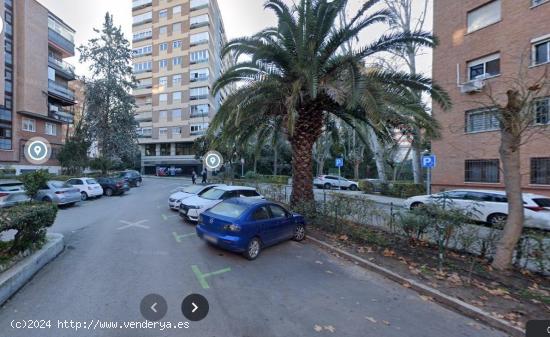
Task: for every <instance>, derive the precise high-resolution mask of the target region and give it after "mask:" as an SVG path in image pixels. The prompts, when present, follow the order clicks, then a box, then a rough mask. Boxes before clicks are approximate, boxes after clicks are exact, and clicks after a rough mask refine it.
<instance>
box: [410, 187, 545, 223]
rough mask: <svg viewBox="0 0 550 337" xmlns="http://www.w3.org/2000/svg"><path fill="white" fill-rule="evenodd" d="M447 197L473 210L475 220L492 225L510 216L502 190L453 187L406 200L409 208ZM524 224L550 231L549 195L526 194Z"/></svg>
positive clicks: (455, 203)
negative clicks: (459, 188) (450, 189)
mask: <svg viewBox="0 0 550 337" xmlns="http://www.w3.org/2000/svg"><path fill="white" fill-rule="evenodd" d="M442 200H448V203H449V206H450V207H457V208H460V209H464V210H470V211H471V213H472V214H473V217H474V218H473V220H476V221H482V222H486V223H488V224H490V225H492V226H495V225H502V224H503V223H504V222H506V219H507V218H508V199H507V197H506V193H505V192H503V191H491V190H469V189H462V190H453V191H446V192H441V193H436V194H432V195H419V196H415V197H412V198H409V199H407V200H405V203H404V206H405V208H407V209H413V208H416V207H421V206H423V205H425V204H433V203H436V202H442ZM523 204H524V207H525V227H530V228H541V229H546V230H550V197H547V196H544V195H537V194H531V193H523Z"/></svg>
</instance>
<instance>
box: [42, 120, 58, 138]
mask: <svg viewBox="0 0 550 337" xmlns="http://www.w3.org/2000/svg"><path fill="white" fill-rule="evenodd" d="M44 133H45V134H47V135H50V136H57V125H55V124H53V123H46V124H44Z"/></svg>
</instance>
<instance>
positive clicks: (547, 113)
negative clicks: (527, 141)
mask: <svg viewBox="0 0 550 337" xmlns="http://www.w3.org/2000/svg"><path fill="white" fill-rule="evenodd" d="M535 122H536V123H537V124H542V125H545V124H550V97H546V98H543V99H539V100H536V101H535Z"/></svg>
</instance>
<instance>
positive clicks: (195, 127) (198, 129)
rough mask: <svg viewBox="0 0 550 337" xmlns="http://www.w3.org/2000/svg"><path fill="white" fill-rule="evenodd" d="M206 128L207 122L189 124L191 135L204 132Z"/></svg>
mask: <svg viewBox="0 0 550 337" xmlns="http://www.w3.org/2000/svg"><path fill="white" fill-rule="evenodd" d="M206 129H208V123H200V124H192V125H191V135H192V136H195V135H202V134H205V133H206Z"/></svg>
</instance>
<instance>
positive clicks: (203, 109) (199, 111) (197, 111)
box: [191, 104, 210, 117]
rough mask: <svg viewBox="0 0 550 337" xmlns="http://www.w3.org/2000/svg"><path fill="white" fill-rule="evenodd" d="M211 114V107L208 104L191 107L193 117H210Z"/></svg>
mask: <svg viewBox="0 0 550 337" xmlns="http://www.w3.org/2000/svg"><path fill="white" fill-rule="evenodd" d="M209 112H210V105H208V104H198V105H191V117H203V116H208V113H209Z"/></svg>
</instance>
